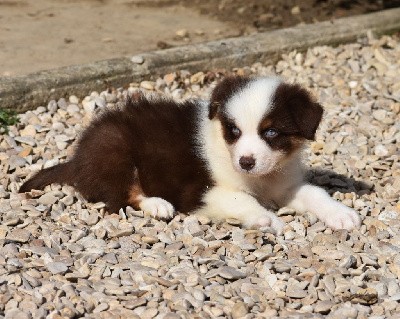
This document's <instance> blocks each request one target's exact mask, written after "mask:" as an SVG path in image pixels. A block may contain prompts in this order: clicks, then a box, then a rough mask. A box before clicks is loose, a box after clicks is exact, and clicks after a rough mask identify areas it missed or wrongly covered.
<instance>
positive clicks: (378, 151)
mask: <svg viewBox="0 0 400 319" xmlns="http://www.w3.org/2000/svg"><path fill="white" fill-rule="evenodd" d="M374 154H375V155H378V156H386V155H388V154H389V151H388V149H387V148H386V147H385V146H383V145H382V144H378V145H376V146H375V148H374Z"/></svg>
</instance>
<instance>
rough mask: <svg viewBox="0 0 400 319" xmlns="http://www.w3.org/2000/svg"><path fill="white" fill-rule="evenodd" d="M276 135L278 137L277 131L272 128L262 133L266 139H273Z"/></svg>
mask: <svg viewBox="0 0 400 319" xmlns="http://www.w3.org/2000/svg"><path fill="white" fill-rule="evenodd" d="M277 135H278V131H277V130H275V129H273V128H269V129H268V130H265V131H264V136H265V137H267V138H274V137H276V136H277Z"/></svg>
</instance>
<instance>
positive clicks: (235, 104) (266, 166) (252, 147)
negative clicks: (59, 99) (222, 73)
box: [226, 78, 283, 175]
mask: <svg viewBox="0 0 400 319" xmlns="http://www.w3.org/2000/svg"><path fill="white" fill-rule="evenodd" d="M280 83H281V80H280V79H279V78H261V79H257V80H254V81H251V82H250V83H249V84H248V85H247V86H246V87H245V88H244V89H242V90H241V91H239V92H237V93H235V94H234V95H233V96H232V98H230V99H229V100H228V102H227V104H226V112H227V115H228V116H229V118H230V119H232V120H233V121H234V123H235V125H236V126H237V127H238V128H239V129H240V131H241V136H240V138H239V139H238V140H237V141H236V143H233V144H232V145H230V146H228V149H229V152H230V154H231V158H232V162H233V166H234V168H235V169H236V170H237V171H240V172H246V173H249V174H254V175H263V174H267V173H269V172H271V171H272V170H273V168H274V167H275V166H276V164H277V163H278V162H279V160H280V159H281V158H282V156H283V154H282V153H281V152H279V151H274V150H272V149H271V148H270V147H269V145H268V144H267V143H266V142H265V141H264V140H263V139H262V138H261V137H260V135H259V132H258V127H259V124H260V122H261V120H262V119H263V118H264V117H265V115H267V114H268V113H269V112H270V111H271V108H272V107H273V105H272V99H273V95H274V93H275V90H276V88H277V87H278V85H279V84H280ZM242 157H253V158H254V159H255V165H254V167H253V168H252V169H251V170H249V171H246V170H245V169H243V168H242V167H241V166H240V163H239V161H240V158H242Z"/></svg>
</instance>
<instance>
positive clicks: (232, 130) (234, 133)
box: [230, 125, 241, 136]
mask: <svg viewBox="0 0 400 319" xmlns="http://www.w3.org/2000/svg"><path fill="white" fill-rule="evenodd" d="M230 129H231V132H232V134H233V135H234V136H239V135H240V133H241V132H240V130H239V129H238V128H237V127H236V126H235V125H232V126H231V127H230Z"/></svg>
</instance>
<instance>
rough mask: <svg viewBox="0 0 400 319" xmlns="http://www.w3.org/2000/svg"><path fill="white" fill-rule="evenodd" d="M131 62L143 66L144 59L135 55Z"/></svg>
mask: <svg viewBox="0 0 400 319" xmlns="http://www.w3.org/2000/svg"><path fill="white" fill-rule="evenodd" d="M131 61H132V63H135V64H143V62H144V58H143V57H142V56H141V55H134V56H133V57H131Z"/></svg>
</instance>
